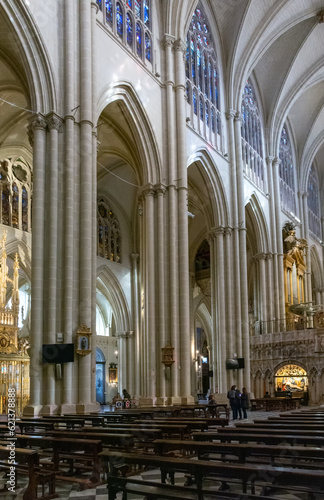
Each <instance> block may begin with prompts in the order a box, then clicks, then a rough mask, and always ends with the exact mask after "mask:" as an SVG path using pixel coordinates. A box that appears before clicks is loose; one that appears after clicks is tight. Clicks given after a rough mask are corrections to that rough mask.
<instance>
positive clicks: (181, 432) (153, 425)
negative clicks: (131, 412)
mask: <svg viewBox="0 0 324 500" xmlns="http://www.w3.org/2000/svg"><path fill="white" fill-rule="evenodd" d="M131 425H132V427H133V428H136V426H138V427H137V428H138V429H139V430H141V429H142V427H143V426H145V428H147V429H157V430H160V431H161V432H162V434H163V435H164V436H172V435H178V436H180V438H181V439H184V437H185V435H189V433H190V430H189V428H188V425H186V424H181V423H179V424H177V423H176V422H173V423H170V424H168V423H167V421H163V422H162V423H160V422H156V421H155V420H149V421H147V420H139V421H136V422H134V423H133V424H131ZM121 427H123V424H121ZM107 428H109V425H108V426H107Z"/></svg>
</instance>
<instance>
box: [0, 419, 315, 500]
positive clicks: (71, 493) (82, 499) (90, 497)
mask: <svg viewBox="0 0 324 500" xmlns="http://www.w3.org/2000/svg"><path fill="white" fill-rule="evenodd" d="M276 414H277V412H264V411H254V412H248V418H247V420H244V421H245V422H252V421H253V420H254V419H263V418H264V419H266V418H268V417H270V416H273V415H276ZM235 423H236V422H233V421H232V420H231V421H230V425H234V424H235ZM139 477H141V478H142V479H146V480H152V481H155V480H156V481H160V474H159V472H158V471H157V470H149V471H145V472H143V473H142V474H141V475H140V476H139ZM184 481H185V479H184V476H183V474H176V477H175V482H176V484H181V485H183V484H184ZM5 482H6V478H5V477H4V474H2V475H0V488H1V487H2V485H3V484H4V483H5ZM25 484H26V478H25V477H21V478H19V482H18V486H19V487H17V489H16V491H15V493H7V492H6V493H5V492H0V499H3V500H23V493H24V491H25V488H24V485H25ZM219 484H220V483H217V482H213V483H210V484H209V486H208V485H206V487H207V488H211V489H215V488H217V489H218V486H219ZM231 491H236V490H235V486H231ZM240 491H241V488H240V487H239V486H238V487H237V492H238V493H239V492H240ZM56 492H57V494H58V495H59V500H72V499H73V500H108V492H107V487H106V485H105V484H103V485H101V486H98V487H97V488H93V489H89V490H85V491H78V485H72V486H71V484H70V483H62V482H58V481H57V482H56ZM257 493H259V492H257ZM271 495H272V496H276V497H277V498H278V499H280V500H307V495H306V494H300V495H298V496H296V495H292V494H287V493H285V492H284V491H282V490H280V491H278V490H277V491H271ZM142 498H143V497H142ZM142 498H141V497H139V496H135V495H128V500H135V499H136V500H142ZM117 499H118V500H121V496H119V495H118V497H117ZM321 500H324V495H323V498H322V499H321Z"/></svg>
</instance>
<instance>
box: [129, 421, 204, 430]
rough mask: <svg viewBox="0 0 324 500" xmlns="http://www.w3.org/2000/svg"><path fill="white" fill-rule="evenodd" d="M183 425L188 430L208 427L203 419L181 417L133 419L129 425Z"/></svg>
mask: <svg viewBox="0 0 324 500" xmlns="http://www.w3.org/2000/svg"><path fill="white" fill-rule="evenodd" d="M175 424H177V425H185V426H186V427H187V428H188V431H192V430H200V431H204V430H207V429H208V422H205V419H204V420H196V419H191V420H182V419H169V418H168V419H160V418H159V419H157V418H156V419H153V420H151V421H150V422H148V423H146V420H135V421H134V424H131V425H139V426H141V425H143V426H144V425H145V427H159V426H160V425H175Z"/></svg>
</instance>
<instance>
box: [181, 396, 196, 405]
mask: <svg viewBox="0 0 324 500" xmlns="http://www.w3.org/2000/svg"><path fill="white" fill-rule="evenodd" d="M194 403H195V398H194V397H193V396H191V395H190V396H183V397H182V398H181V404H182V405H193V404H194Z"/></svg>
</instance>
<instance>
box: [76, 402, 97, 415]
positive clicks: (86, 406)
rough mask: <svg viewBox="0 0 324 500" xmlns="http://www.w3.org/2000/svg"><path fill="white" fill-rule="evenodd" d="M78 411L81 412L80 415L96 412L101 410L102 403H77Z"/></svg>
mask: <svg viewBox="0 0 324 500" xmlns="http://www.w3.org/2000/svg"><path fill="white" fill-rule="evenodd" d="M76 412H77V413H80V415H84V414H86V413H95V412H98V413H99V412H100V404H99V403H78V404H77V405H76Z"/></svg>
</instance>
